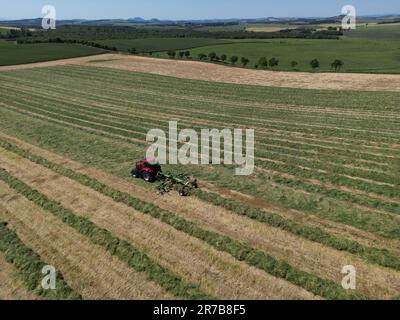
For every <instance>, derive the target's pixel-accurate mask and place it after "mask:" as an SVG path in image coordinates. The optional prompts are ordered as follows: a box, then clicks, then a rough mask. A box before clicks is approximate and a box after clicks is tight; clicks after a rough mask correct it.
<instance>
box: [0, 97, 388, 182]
mask: <svg viewBox="0 0 400 320" xmlns="http://www.w3.org/2000/svg"><path fill="white" fill-rule="evenodd" d="M4 95H5V96H6V95H7V93H5V92H4ZM44 95H45V96H46V94H44ZM39 97H40V99H43V95H40V96H37V98H39ZM46 97H47V96H46ZM32 98H35V97H34V96H32V95H30V100H29V101H30V103H32ZM20 99H21V98H20ZM33 100H34V101H35V99H33ZM46 101H47V103H46V110H49V111H58V112H60V111H61V110H63V109H66V110H67V111H69V112H72V114H73V112H74V110H79V114H80V116H81V117H82V116H83V115H86V118H87V119H91V120H92V121H99V119H98V118H101V120H102V121H105V123H106V122H107V123H109V124H110V125H114V126H120V127H121V128H125V129H133V130H136V131H138V132H143V134H145V133H146V132H147V131H148V130H150V129H151V128H155V127H157V128H166V127H167V120H166V119H165V120H159V119H158V118H156V117H155V116H154V117H152V118H151V119H149V120H148V121H147V122H146V123H140V124H138V120H140V116H139V118H138V116H137V114H136V115H135V113H134V112H133V111H132V110H130V111H129V112H123V113H122V112H115V111H113V109H114V107H113V108H112V109H111V110H110V109H107V108H104V107H102V106H99V105H96V106H93V107H90V106H88V105H87V103H85V105H84V106H82V105H81V104H82V102H81V103H76V102H71V101H70V102H64V103H63V105H62V106H60V104H59V103H60V100H57V99H54V98H46ZM15 102H16V101H14V103H15ZM21 102H22V103H24V99H22V100H21ZM40 106H42V105H40ZM51 106H53V108H52V107H51ZM136 107H138V108H139V106H136V105H135V108H136ZM135 108H134V109H135ZM159 108H160V107H159ZM159 108H158V109H159ZM175 110H176V111H174V115H175V114H176V113H178V112H179V110H177V109H175ZM64 112H65V111H64ZM150 114H151V112H150ZM189 119H191V118H189ZM189 119H186V120H184V121H180V124H184V123H187V124H188V125H189V126H190V127H192V128H194V129H200V128H201V127H200V126H199V124H198V123H197V122H196V121H194V120H189ZM116 120H118V121H117V122H116ZM224 124H226V123H219V125H221V126H223V125H224ZM263 136H264V135H263V134H260V133H258V135H257V149H256V156H258V157H265V156H266V154H267V152H265V151H264V150H265V148H267V151H268V154H269V155H271V154H270V153H269V150H271V149H273V150H275V152H277V153H279V154H282V156H286V154H289V155H291V156H299V155H303V156H307V157H312V158H317V156H318V159H317V160H318V161H317V164H315V165H316V166H321V160H325V161H331V160H332V152H334V153H335V157H336V156H337V154H336V153H337V152H338V151H340V150H341V149H338V148H335V147H333V149H332V150H328V151H330V153H328V156H325V157H324V156H323V153H322V152H324V153H326V151H327V150H326V149H325V146H324V144H322V145H320V144H315V145H310V144H308V143H304V141H302V140H301V139H300V140H296V139H292V140H293V141H288V140H287V138H286V140H283V139H282V138H275V137H272V134H270V133H268V137H267V138H263ZM282 144H285V147H283V146H282ZM299 144H300V146H301V148H300V147H299ZM310 147H311V148H312V149H311V150H310ZM303 148H305V149H306V150H304V149H303ZM316 148H318V152H319V153H318V154H314V153H310V152H309V151H315V150H316ZM360 148H361V149H360ZM360 148H358V147H357V146H356V145H354V146H353V145H352V151H351V153H352V155H353V156H354V154H357V157H359V156H360V152H356V151H357V150H362V151H365V148H362V147H360ZM300 149H303V150H300ZM385 150H386V151H385V153H387V151H389V150H387V149H385ZM392 151H393V152H394V149H393V150H392ZM348 152H349V151H348V150H346V154H345V155H346V156H350V154H348ZM301 153H303V154H301ZM321 153H322V154H321ZM363 155H364V158H366V160H371V159H373V160H374V161H379V162H382V161H383V157H382V156H377V155H374V154H371V153H363ZM335 160H339V159H337V158H336V159H335ZM298 161H301V159H300V160H298ZM385 161H390V158H388V159H387V160H385ZM343 162H344V163H343ZM335 163H336V164H338V163H343V164H353V163H354V161H350V160H347V161H346V160H345V161H343V160H339V161H335ZM331 165H333V164H332V163H330V164H329V166H331ZM363 165H365V163H363ZM326 166H327V164H326V163H323V167H326ZM323 167H321V169H323ZM369 167H371V164H369ZM373 168H374V167H372V169H373ZM342 169H343V170H347V171H348V174H350V175H361V177H364V178H371V179H375V180H377V181H382V182H388V183H392V181H393V179H394V178H392V177H391V176H389V175H388V176H387V177H386V176H383V177H382V176H381V175H380V174H375V173H374V172H371V171H370V170H369V171H367V172H365V171H363V170H358V169H346V168H341V167H337V166H335V170H339V171H340V170H342ZM355 170H356V171H355ZM383 178H384V179H383ZM382 179H383V180H382Z"/></svg>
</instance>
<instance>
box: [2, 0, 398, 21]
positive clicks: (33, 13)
mask: <svg viewBox="0 0 400 320" xmlns="http://www.w3.org/2000/svg"><path fill="white" fill-rule="evenodd" d="M2 2H3V3H2V4H1V7H0V18H1V19H4V18H6V19H20V18H33V17H40V16H42V15H41V8H42V7H43V5H46V4H52V5H54V6H55V7H56V9H57V18H58V19H70V18H86V19H99V18H133V17H143V18H146V19H149V18H160V19H174V20H177V19H205V18H259V17H269V16H275V17H295V16H296V17H299V16H301V17H314V16H326V17H327V16H334V15H339V14H340V13H341V8H342V6H343V5H346V4H352V5H354V6H355V7H356V8H357V10H358V14H359V15H368V14H387V13H400V0H344V1H342V0H246V1H244V0H112V1H110V0H45V1H42V0H13V1H7V2H6V1H5V0H2ZM5 2H6V3H5Z"/></svg>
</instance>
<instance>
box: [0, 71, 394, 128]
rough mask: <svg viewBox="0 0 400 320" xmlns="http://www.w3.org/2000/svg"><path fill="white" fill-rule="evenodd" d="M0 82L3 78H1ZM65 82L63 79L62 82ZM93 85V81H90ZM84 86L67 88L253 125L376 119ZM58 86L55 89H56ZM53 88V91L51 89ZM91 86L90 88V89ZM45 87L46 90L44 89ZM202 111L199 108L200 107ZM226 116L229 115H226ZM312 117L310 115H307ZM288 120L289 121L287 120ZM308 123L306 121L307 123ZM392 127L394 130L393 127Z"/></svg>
mask: <svg viewBox="0 0 400 320" xmlns="http://www.w3.org/2000/svg"><path fill="white" fill-rule="evenodd" d="M0 79H1V78H0ZM2 83H3V82H2ZM65 84H66V83H64V85H65ZM67 84H68V85H70V84H69V83H67ZM16 85H18V82H15V84H14V86H16ZM92 85H93V84H92ZM4 86H6V87H7V86H12V84H10V83H8V82H4ZM18 87H21V90H23V91H29V90H32V89H35V88H36V89H37V90H40V91H41V92H44V94H45V95H46V96H47V98H48V99H50V98H53V99H54V98H55V97H56V96H57V94H56V92H58V94H60V93H61V94H62V88H60V87H57V86H56V87H54V85H53V84H52V85H51V86H48V87H46V86H44V87H41V88H37V87H35V84H30V85H29V87H28V88H29V89H28V88H27V86H26V85H18ZM87 87H88V89H87V90H86V91H88V92H87V93H86V94H84V92H82V91H75V90H71V96H73V97H77V98H82V99H95V97H94V96H96V97H97V94H90V92H98V93H100V94H101V96H99V97H97V98H96V99H97V101H98V102H103V101H108V102H109V103H110V102H111V101H112V105H118V106H120V105H127V102H128V101H129V103H140V102H145V101H148V100H149V98H151V101H152V102H153V104H156V105H158V106H159V107H162V108H163V109H161V110H163V111H164V112H170V111H167V110H168V109H169V110H170V109H171V106H173V107H174V109H176V111H177V112H179V113H178V114H181V115H184V114H185V112H187V110H188V107H196V109H195V110H194V111H193V116H195V117H196V118H203V117H204V115H207V113H208V114H209V113H210V112H216V111H217V112H220V113H221V116H222V120H223V119H225V122H226V121H229V120H234V122H235V123H239V124H241V125H252V126H256V127H265V126H266V125H269V124H272V125H273V124H274V123H275V124H276V123H277V122H279V126H281V127H282V126H284V125H285V124H286V125H287V124H290V125H294V124H295V125H299V124H301V123H303V126H306V127H308V126H310V124H312V126H316V127H318V125H317V124H320V125H321V126H324V125H325V126H328V125H333V126H335V127H336V125H338V124H340V128H343V130H350V129H351V131H354V129H357V130H359V131H360V132H362V131H363V130H361V129H367V130H368V128H370V127H371V125H373V124H376V122H377V121H380V120H375V119H370V118H368V117H361V118H359V119H357V121H356V120H354V121H353V122H348V123H347V122H344V120H343V117H338V116H336V115H335V117H333V116H332V117H333V118H332V120H331V121H329V122H327V120H326V118H327V115H326V114H320V115H312V116H310V115H308V114H307V112H306V111H303V110H287V109H282V108H281V109H279V108H278V109H277V108H275V109H272V110H266V111H265V110H264V108H262V107H259V108H255V107H254V106H253V107H244V106H243V107H242V109H238V110H236V109H237V106H236V104H237V101H232V104H233V103H235V105H226V106H220V107H218V105H219V104H220V102H218V101H216V102H214V103H213V106H215V108H213V109H210V108H209V106H208V108H201V107H202V106H203V105H205V101H198V100H193V101H192V99H189V100H188V101H187V100H184V99H185V98H184V97H185V96H178V97H176V96H170V94H169V96H168V95H165V96H163V95H162V94H161V93H159V95H158V96H155V97H154V93H153V92H146V91H145V90H138V89H137V88H135V91H134V95H132V89H130V90H129V89H124V90H122V89H120V88H116V89H115V91H122V92H121V94H120V95H118V96H117V95H116V94H117V92H115V91H114V90H110V88H108V89H106V90H108V91H110V92H109V96H108V98H107V99H106V97H105V96H104V94H105V93H106V92H105V91H104V90H101V91H100V90H99V89H98V88H96V89H95V90H94V89H93V88H92V87H90V86H87ZM57 88H58V89H57ZM80 89H81V90H82V88H80ZM53 90H54V91H56V92H54V91H53ZM93 90H94V91H93ZM48 91H49V92H48ZM124 96H125V97H126V100H124V99H122V98H123V97H124ZM179 100H183V101H179ZM205 107H207V105H205ZM203 109H204V111H201V110H203ZM244 110H246V111H247V112H244ZM250 111H253V117H249V116H250V115H251V114H252V113H251V112H250ZM224 112H225V113H226V115H224ZM255 112H256V113H257V115H259V116H260V117H254V113H255ZM228 116H229V117H228ZM311 117H312V118H311ZM317 119H318V120H319V122H318V121H317ZM321 119H325V120H324V121H321ZM289 120H290V122H288V121H289ZM390 122H393V123H392V124H391V126H390V127H388V123H390ZM307 124H308V125H307ZM398 125H399V123H398V121H397V120H396V119H393V117H392V118H391V119H387V120H386V121H385V127H384V128H383V127H382V125H381V126H380V127H378V128H377V129H379V128H380V130H381V131H382V133H385V132H386V131H387V129H388V128H391V129H392V130H391V131H387V133H388V134H395V133H396V131H395V129H396V128H397V126H398ZM393 130H394V131H393ZM364 131H365V130H364Z"/></svg>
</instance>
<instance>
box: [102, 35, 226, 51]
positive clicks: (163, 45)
mask: <svg viewBox="0 0 400 320" xmlns="http://www.w3.org/2000/svg"><path fill="white" fill-rule="evenodd" d="M95 42H97V43H100V44H103V45H107V46H110V47H116V48H117V49H118V50H120V51H127V50H129V49H132V48H135V49H136V50H137V51H138V52H157V51H167V50H182V49H191V48H195V47H203V46H209V45H216V44H223V43H227V42H232V41H229V40H221V39H210V38H146V39H133V40H126V39H121V40H96V41H95Z"/></svg>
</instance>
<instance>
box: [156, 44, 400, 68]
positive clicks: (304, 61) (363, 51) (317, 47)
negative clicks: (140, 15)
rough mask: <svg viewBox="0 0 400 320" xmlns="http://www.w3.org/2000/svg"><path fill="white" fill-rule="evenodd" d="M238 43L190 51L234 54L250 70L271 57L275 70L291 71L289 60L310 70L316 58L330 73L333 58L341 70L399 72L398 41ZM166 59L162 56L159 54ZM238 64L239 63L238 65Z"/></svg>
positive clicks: (399, 53)
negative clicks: (246, 61) (275, 61)
mask: <svg viewBox="0 0 400 320" xmlns="http://www.w3.org/2000/svg"><path fill="white" fill-rule="evenodd" d="M236 41H237V42H238V43H234V44H222V45H213V46H207V47H202V48H197V49H193V50H191V53H192V57H195V58H196V57H197V55H198V54H199V53H204V54H208V53H210V52H212V51H214V52H216V53H217V54H218V55H222V54H226V55H227V56H228V57H229V56H233V55H236V56H238V57H239V58H240V57H246V58H248V59H250V63H249V66H248V67H251V68H253V67H254V65H255V64H257V63H258V60H259V58H260V57H267V58H268V59H270V58H272V57H275V58H277V59H278V60H279V61H280V63H279V66H278V67H275V68H274V69H275V70H292V67H291V65H290V63H291V61H293V60H295V61H297V62H298V63H299V65H298V67H297V69H298V70H299V71H311V70H312V68H311V66H310V61H311V60H312V59H315V58H316V59H318V60H319V61H320V63H321V68H320V69H319V70H320V71H332V68H331V66H330V65H331V63H332V62H333V61H334V60H335V59H340V60H343V61H344V64H345V66H344V68H343V69H342V71H347V72H372V73H400V41H378V40H376V41H374V40H357V39H345V40H303V39H283V40H279V39H275V40H259V41H250V40H236ZM161 56H164V57H166V54H161ZM238 65H240V63H238Z"/></svg>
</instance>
